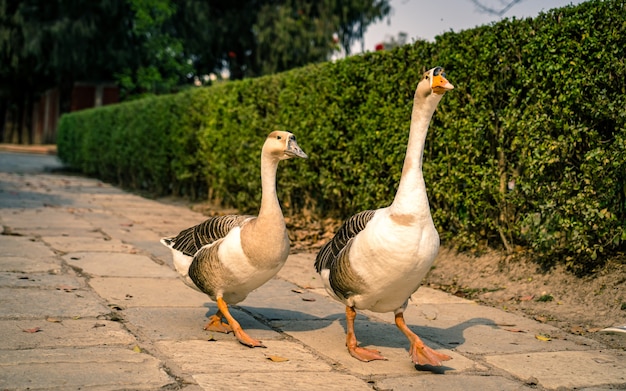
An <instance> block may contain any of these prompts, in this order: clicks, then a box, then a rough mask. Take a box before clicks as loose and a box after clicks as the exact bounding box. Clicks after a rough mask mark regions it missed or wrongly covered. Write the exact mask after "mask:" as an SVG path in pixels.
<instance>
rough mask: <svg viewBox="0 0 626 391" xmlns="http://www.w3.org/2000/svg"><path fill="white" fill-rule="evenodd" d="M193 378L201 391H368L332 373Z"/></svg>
mask: <svg viewBox="0 0 626 391" xmlns="http://www.w3.org/2000/svg"><path fill="white" fill-rule="evenodd" d="M193 378H194V379H195V380H196V381H197V382H198V384H199V385H200V386H201V387H203V388H204V389H205V390H215V391H221V390H224V391H229V390H233V391H248V390H298V391H321V390H324V391H326V390H330V391H346V390H351V391H352V390H353V391H372V387H371V385H370V384H368V383H367V382H365V381H363V380H361V379H358V378H356V377H354V376H350V375H344V374H341V373H333V372H322V373H320V372H297V373H294V372H283V371H280V370H272V372H271V373H269V374H268V373H266V372H243V373H232V374H229V375H228V377H227V378H226V379H225V380H224V381H219V380H216V376H215V375H214V374H198V375H194V376H193Z"/></svg>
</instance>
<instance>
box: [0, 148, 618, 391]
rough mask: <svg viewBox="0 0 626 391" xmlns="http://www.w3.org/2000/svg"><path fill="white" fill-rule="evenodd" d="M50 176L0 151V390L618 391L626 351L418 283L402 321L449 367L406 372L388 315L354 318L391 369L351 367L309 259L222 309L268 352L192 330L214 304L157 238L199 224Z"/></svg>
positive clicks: (183, 211) (195, 217)
mask: <svg viewBox="0 0 626 391" xmlns="http://www.w3.org/2000/svg"><path fill="white" fill-rule="evenodd" d="M59 166H60V164H59V162H58V161H57V160H56V157H55V156H50V155H27V154H19V153H9V152H0V224H1V225H2V227H1V228H0V229H1V230H2V235H0V335H1V336H2V337H1V338H0V390H79V389H80V390H159V389H162V390H178V389H180V390H186V391H197V390H247V389H255V390H270V389H271V390H276V389H289V390H316V391H317V390H414V389H428V390H432V391H437V390H485V391H490V390H494V391H495V390H526V389H528V390H530V389H533V390H545V389H549V390H553V389H563V390H565V389H585V390H607V389H616V388H622V389H624V388H626V354H625V352H624V351H616V350H610V349H607V348H606V347H604V346H602V345H599V344H598V343H596V342H594V341H591V340H589V339H585V338H583V337H579V336H573V335H569V334H566V333H564V332H562V331H560V330H558V329H556V328H553V327H551V326H549V325H546V324H541V323H538V322H535V321H533V320H530V319H527V318H524V317H520V316H518V315H514V314H511V313H507V312H505V311H501V310H498V309H494V308H490V307H484V306H480V305H478V304H476V303H474V302H472V301H468V300H464V299H461V298H458V297H454V296H451V295H448V294H446V293H443V292H440V291H436V290H432V289H428V288H421V289H420V290H419V291H418V293H417V294H416V295H415V296H414V300H413V301H412V303H411V304H410V306H409V309H408V310H407V313H406V318H407V322H408V324H409V325H410V327H411V328H412V329H413V330H415V331H416V332H417V334H418V335H420V336H422V337H423V339H424V340H425V341H426V342H427V343H428V344H430V345H431V346H432V347H434V348H436V349H439V350H441V351H443V352H445V353H447V354H449V355H450V356H452V358H453V359H452V360H451V361H448V362H446V363H445V366H444V367H441V368H427V367H416V366H414V365H412V364H411V362H410V361H409V357H408V353H407V347H408V342H407V340H406V339H405V338H404V336H403V335H402V334H401V333H400V332H399V331H398V330H397V329H396V327H395V325H394V324H393V317H392V315H391V314H374V313H361V314H360V315H359V318H358V319H357V322H356V328H357V336H358V337H359V340H360V342H361V344H362V345H364V346H370V347H375V348H377V349H379V350H380V351H381V352H382V353H383V354H384V355H385V356H386V357H387V358H388V361H377V362H371V363H362V362H359V361H357V360H355V359H353V358H352V357H350V355H349V354H348V352H347V350H346V348H345V320H344V308H343V306H342V305H341V304H339V303H336V302H334V301H333V300H331V299H329V298H328V296H327V295H326V293H325V292H324V290H323V288H322V285H321V283H320V281H319V279H318V278H317V277H316V274H315V272H314V269H313V259H314V256H315V255H314V254H293V255H291V256H290V257H289V259H288V261H287V264H286V266H285V267H284V268H283V269H282V270H281V272H280V273H279V275H278V276H277V277H276V278H274V279H273V280H271V281H270V282H269V283H268V284H266V285H265V286H263V287H261V288H259V289H258V290H257V291H255V292H253V293H252V294H251V295H250V296H249V297H248V299H246V300H245V301H244V302H242V303H240V305H239V306H238V307H235V308H233V315H234V316H235V317H236V318H237V319H238V320H239V321H240V322H241V324H242V326H243V327H244V328H245V329H246V330H247V331H248V332H249V333H250V335H251V336H252V337H254V338H258V339H260V340H262V341H263V342H264V344H265V345H266V346H267V349H260V348H256V349H250V348H247V347H245V346H243V345H241V344H239V343H238V342H237V341H236V340H235V338H234V337H233V336H232V334H228V335H225V334H219V333H211V332H207V331H204V330H203V329H202V326H203V325H204V323H205V321H206V316H207V314H209V313H212V312H213V311H215V309H216V307H215V304H214V303H213V302H211V301H210V299H208V297H206V296H205V295H202V294H200V293H199V292H196V291H194V290H192V289H190V288H188V287H187V286H185V285H184V283H183V282H182V281H181V280H180V279H179V278H178V277H177V274H176V273H175V272H174V271H173V267H172V261H171V255H170V253H169V250H168V249H166V248H165V247H164V246H162V245H161V244H160V243H159V239H160V238H161V237H162V236H165V235H171V234H174V233H177V232H178V231H179V230H181V229H183V228H186V227H188V226H190V225H193V224H196V223H198V222H200V221H202V220H203V216H202V215H200V214H198V213H195V212H192V211H191V210H189V209H188V208H186V207H184V206H176V205H171V204H164V203H159V202H157V201H153V200H149V199H145V198H142V197H139V196H137V195H133V194H130V193H126V192H124V191H121V190H119V189H117V188H115V187H113V186H110V185H108V184H105V183H102V182H100V181H98V180H95V179H89V178H84V177H80V176H74V175H61V174H58V173H54V172H50V170H49V168H51V167H59ZM46 168H48V169H46ZM548 339H549V340H548Z"/></svg>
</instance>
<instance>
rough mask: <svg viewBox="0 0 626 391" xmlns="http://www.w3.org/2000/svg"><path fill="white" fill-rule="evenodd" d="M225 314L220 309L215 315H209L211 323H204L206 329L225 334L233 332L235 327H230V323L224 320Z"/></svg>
mask: <svg viewBox="0 0 626 391" xmlns="http://www.w3.org/2000/svg"><path fill="white" fill-rule="evenodd" d="M223 316H224V315H222V311H220V310H219V309H218V310H217V312H216V313H215V315H211V316H210V317H209V323H207V324H206V325H204V329H205V330H209V331H215V332H218V333H224V334H228V333H230V332H232V331H233V328H232V327H230V325H229V324H228V323H224V322H222V318H223Z"/></svg>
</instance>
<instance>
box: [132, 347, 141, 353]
mask: <svg viewBox="0 0 626 391" xmlns="http://www.w3.org/2000/svg"><path fill="white" fill-rule="evenodd" d="M133 352H136V353H141V348H140V347H139V345H135V346H134V347H133Z"/></svg>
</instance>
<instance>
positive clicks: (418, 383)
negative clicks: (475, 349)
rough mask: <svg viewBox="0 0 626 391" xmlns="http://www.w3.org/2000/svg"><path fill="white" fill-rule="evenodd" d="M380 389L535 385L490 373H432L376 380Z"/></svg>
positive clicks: (495, 389) (491, 390)
mask: <svg viewBox="0 0 626 391" xmlns="http://www.w3.org/2000/svg"><path fill="white" fill-rule="evenodd" d="M376 387H378V388H379V389H380V390H393V391H414V390H428V391H450V390H480V391H530V390H533V389H536V388H535V387H532V386H529V385H525V384H520V383H519V382H516V381H514V380H511V379H507V378H504V377H501V376H490V375H448V374H446V376H440V375H430V376H412V377H393V378H388V379H383V380H380V381H378V382H376Z"/></svg>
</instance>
